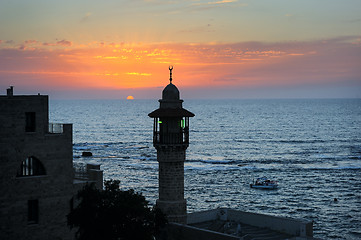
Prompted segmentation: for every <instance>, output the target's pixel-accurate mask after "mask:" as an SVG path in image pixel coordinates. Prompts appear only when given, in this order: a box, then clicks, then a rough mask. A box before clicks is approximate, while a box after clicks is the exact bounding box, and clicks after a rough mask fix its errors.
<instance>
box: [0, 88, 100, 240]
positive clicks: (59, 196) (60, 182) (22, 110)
mask: <svg viewBox="0 0 361 240" xmlns="http://www.w3.org/2000/svg"><path fill="white" fill-rule="evenodd" d="M96 171H98V172H99V171H100V170H99V168H98V169H97V170H96ZM100 172H101V171H100ZM99 176H101V180H100V181H101V182H102V172H101V173H99V174H98V175H97V177H98V178H99ZM0 178H1V180H0V192H1V194H0V239H59V240H60V239H73V238H74V232H72V231H70V229H69V227H68V226H67V219H66V216H67V214H68V213H69V212H70V209H71V208H72V207H73V199H74V196H75V194H76V192H77V191H78V190H79V189H80V188H81V186H82V184H84V182H86V181H77V180H75V178H74V169H73V140H72V124H49V114H48V96H44V95H40V94H39V95H30V96H29V95H26V96H21V95H17V96H14V95H13V88H12V87H11V88H9V89H8V91H7V95H5V96H0Z"/></svg>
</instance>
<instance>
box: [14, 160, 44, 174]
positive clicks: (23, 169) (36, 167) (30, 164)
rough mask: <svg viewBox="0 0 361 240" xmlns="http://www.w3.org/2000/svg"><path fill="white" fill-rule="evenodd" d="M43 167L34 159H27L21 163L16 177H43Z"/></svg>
mask: <svg viewBox="0 0 361 240" xmlns="http://www.w3.org/2000/svg"><path fill="white" fill-rule="evenodd" d="M45 174H46V173H45V168H44V165H43V164H42V163H41V162H40V160H39V159H37V158H36V157H28V158H26V159H25V160H24V161H22V162H21V166H20V169H19V171H18V174H17V176H18V177H27V176H39V175H45Z"/></svg>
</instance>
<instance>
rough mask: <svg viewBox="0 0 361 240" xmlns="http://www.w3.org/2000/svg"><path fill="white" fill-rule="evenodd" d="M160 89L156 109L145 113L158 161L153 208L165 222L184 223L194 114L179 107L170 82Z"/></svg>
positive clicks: (176, 95)
mask: <svg viewBox="0 0 361 240" xmlns="http://www.w3.org/2000/svg"><path fill="white" fill-rule="evenodd" d="M172 70H173V67H172V66H171V67H169V71H170V78H169V81H170V83H169V84H168V85H167V86H166V87H165V88H164V90H163V93H162V99H160V100H159V103H160V106H159V108H158V109H157V110H155V111H153V112H151V113H149V114H148V116H149V117H151V118H154V127H153V145H154V147H155V148H156V149H157V160H158V162H159V198H158V200H157V207H159V208H160V209H161V210H162V211H163V213H164V214H166V215H167V218H168V221H169V222H177V223H182V224H186V223H187V202H186V200H185V199H184V161H185V159H186V149H187V147H188V145H189V118H190V117H194V114H193V113H191V112H189V111H188V110H186V109H184V108H183V107H182V102H183V100H181V99H180V98H179V91H178V89H177V87H176V86H175V85H173V83H172Z"/></svg>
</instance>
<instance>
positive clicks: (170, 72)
mask: <svg viewBox="0 0 361 240" xmlns="http://www.w3.org/2000/svg"><path fill="white" fill-rule="evenodd" d="M172 70H173V66H172V65H170V66H169V75H170V76H169V81H170V83H172V80H173V79H172Z"/></svg>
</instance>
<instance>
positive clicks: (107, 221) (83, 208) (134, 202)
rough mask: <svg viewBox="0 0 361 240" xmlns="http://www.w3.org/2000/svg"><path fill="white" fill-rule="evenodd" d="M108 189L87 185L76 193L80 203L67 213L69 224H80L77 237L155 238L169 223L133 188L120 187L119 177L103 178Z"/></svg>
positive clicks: (143, 239)
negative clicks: (125, 189) (126, 189)
mask: <svg viewBox="0 0 361 240" xmlns="http://www.w3.org/2000/svg"><path fill="white" fill-rule="evenodd" d="M104 185H105V189H104V190H99V189H97V188H95V186H94V185H86V186H85V187H84V188H83V189H82V190H80V191H79V193H78V195H77V197H78V198H79V200H80V203H79V204H78V205H77V206H76V207H75V208H74V209H73V210H72V211H71V212H70V214H69V215H68V225H69V226H70V227H71V228H73V227H77V228H78V230H77V232H76V238H77V239H79V240H85V239H86V240H93V239H97V240H98V239H106V240H107V239H116V240H123V239H124V240H128V239H129V240H130V239H142V240H148V239H153V236H155V235H157V234H158V231H159V230H160V228H161V227H162V226H163V225H164V224H165V223H166V219H165V217H164V215H163V214H162V213H161V212H160V210H159V209H157V208H153V209H151V208H149V207H148V201H146V200H145V197H144V196H142V195H141V194H139V193H135V192H134V190H132V189H131V190H128V191H121V190H120V189H119V181H118V180H110V181H105V182H104Z"/></svg>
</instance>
